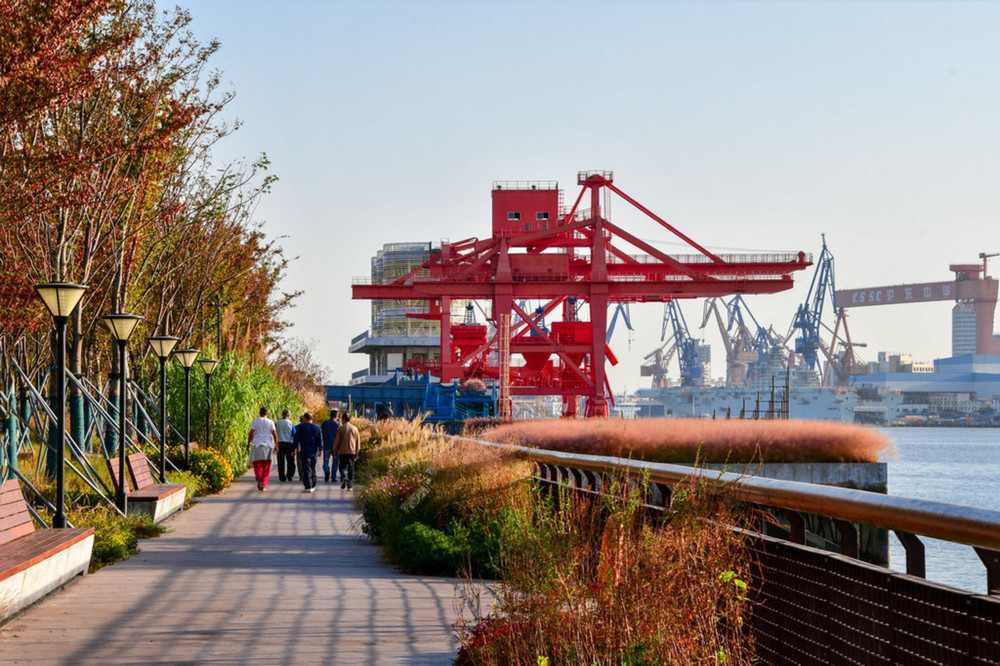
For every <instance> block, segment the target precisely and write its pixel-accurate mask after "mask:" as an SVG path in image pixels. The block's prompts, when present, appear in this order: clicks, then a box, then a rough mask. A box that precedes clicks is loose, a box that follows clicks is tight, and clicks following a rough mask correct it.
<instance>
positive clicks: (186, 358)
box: [174, 349, 201, 467]
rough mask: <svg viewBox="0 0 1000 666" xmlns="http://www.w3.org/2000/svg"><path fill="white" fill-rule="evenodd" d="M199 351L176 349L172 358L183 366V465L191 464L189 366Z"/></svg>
mask: <svg viewBox="0 0 1000 666" xmlns="http://www.w3.org/2000/svg"><path fill="white" fill-rule="evenodd" d="M200 353H201V351H200V350H198V349H178V350H177V351H175V352H174V358H176V359H177V360H178V361H180V364H181V366H182V367H183V368H184V466H185V467H189V466H190V465H191V452H190V451H189V450H188V449H189V447H190V444H191V366H192V365H194V361H195V359H196V358H198V354H200Z"/></svg>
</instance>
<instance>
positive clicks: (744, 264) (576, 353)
mask: <svg viewBox="0 0 1000 666" xmlns="http://www.w3.org/2000/svg"><path fill="white" fill-rule="evenodd" d="M578 183H579V184H580V185H581V190H580V194H579V196H578V197H577V198H576V201H575V202H574V204H573V207H572V209H571V210H570V211H569V213H568V214H566V215H565V216H562V217H561V218H560V219H559V220H558V221H557V223H556V224H555V225H553V226H552V227H551V228H541V229H531V230H529V231H526V232H525V233H514V232H512V231H511V227H509V225H508V226H502V227H501V226H498V222H497V206H496V201H497V199H496V195H497V194H498V193H501V194H503V195H509V194H511V193H510V192H506V191H504V192H501V188H500V187H499V186H498V187H496V189H495V191H494V195H495V197H494V235H493V237H492V238H489V239H485V240H479V239H476V238H470V239H467V240H463V241H459V242H457V243H450V244H443V245H442V247H441V250H440V251H439V252H434V253H433V254H432V256H431V257H430V258H429V259H428V260H427V261H426V262H425V263H424V264H423V265H422V266H420V267H419V268H417V269H415V270H413V271H411V272H410V273H409V274H407V275H405V276H403V277H401V278H399V279H396V280H394V281H392V282H389V283H386V284H367V283H355V284H354V285H353V296H354V298H357V299H401V300H426V301H428V302H429V308H428V311H429V313H431V314H430V315H429V316H434V317H435V318H437V317H439V318H440V321H441V367H440V373H441V379H442V381H451V380H454V379H465V378H467V376H466V375H467V374H468V373H469V372H472V371H471V370H470V369H471V368H475V373H477V374H478V375H479V376H493V377H495V376H497V374H498V371H497V370H496V369H494V368H491V367H490V366H489V364H488V363H487V362H486V360H487V357H488V355H489V354H490V353H491V352H493V351H496V349H497V348H498V344H497V342H498V341H497V340H496V336H494V337H493V338H492V339H490V340H485V336H484V338H483V339H484V342H483V343H482V344H480V345H477V346H476V348H475V349H473V350H466V351H465V352H464V353H462V354H461V356H460V357H457V355H456V353H455V350H454V348H453V344H452V334H451V317H450V312H451V301H452V299H456V298H459V299H482V300H486V299H488V300H490V301H492V313H491V318H492V320H493V322H494V324H495V328H496V329H497V330H499V329H500V327H499V326H496V324H497V323H498V322H499V321H500V317H501V315H505V314H506V315H515V316H517V317H520V319H521V321H522V325H521V326H520V328H519V329H518V328H515V329H514V332H513V333H512V340H511V344H510V347H509V348H510V350H511V353H521V354H522V355H536V358H537V357H538V355H541V358H543V359H544V358H548V357H550V356H552V355H555V356H556V357H557V358H558V359H559V360H560V361H561V369H560V370H559V371H558V375H559V376H558V377H557V378H556V379H555V380H553V379H552V377H551V375H550V377H549V379H547V380H544V381H543V380H539V379H538V377H535V376H532V375H531V374H530V373H527V372H522V373H521V374H519V375H518V376H517V377H516V378H515V379H514V380H513V382H514V384H515V385H514V386H512V388H511V393H513V394H520V395H564V396H572V397H573V399H572V404H573V405H575V396H585V397H586V398H587V415H588V416H594V415H598V416H599V415H605V414H607V395H608V393H607V390H606V386H607V379H606V376H605V360H606V359H607V358H608V353H609V350H608V349H607V348H606V345H605V342H604V341H605V333H606V327H607V308H608V304H609V303H615V302H647V301H667V300H670V299H674V298H697V297H709V296H723V295H727V294H735V293H742V294H771V293H776V292H780V291H785V290H786V289H790V288H791V287H792V274H793V273H794V272H795V271H799V270H802V269H804V268H806V267H808V266H809V265H811V263H812V260H811V257H808V256H807V255H806V254H805V253H803V252H798V253H789V254H743V255H716V254H713V253H711V252H709V251H708V250H706V249H705V248H704V247H702V246H701V245H698V244H697V243H695V242H694V241H693V240H691V239H690V238H688V237H687V236H685V235H684V234H682V233H681V232H680V231H678V230H677V229H675V228H674V227H673V226H671V225H670V224H668V223H667V222H665V221H664V220H662V219H661V218H659V217H657V216H656V215H655V214H653V213H652V212H650V211H649V210H648V209H646V208H644V207H643V206H642V205H640V204H639V203H638V202H636V201H635V200H634V199H632V198H631V197H629V196H628V195H627V194H625V193H624V192H622V191H621V190H620V189H618V188H617V187H615V186H614V185H613V175H612V174H611V173H609V172H583V173H581V174H580V176H579V179H578ZM603 188H607V189H608V191H610V192H613V193H614V194H616V195H618V196H619V197H621V198H622V199H623V200H625V201H626V202H628V203H630V204H631V205H633V206H635V207H636V208H637V209H638V210H639V211H641V212H642V213H643V214H645V215H646V216H648V217H649V218H651V219H653V220H655V221H656V222H657V223H658V224H660V225H661V226H662V227H663V228H665V229H666V230H667V231H669V232H670V233H671V234H673V235H674V236H675V237H677V238H679V239H681V240H682V241H684V242H685V243H687V244H688V245H690V246H691V248H692V250H693V253H692V254H690V255H684V256H677V255H673V256H671V255H668V254H666V253H664V252H662V251H661V250H658V249H657V248H655V247H653V246H652V245H650V244H649V243H647V242H646V241H643V240H642V239H640V238H638V237H636V236H634V235H633V234H631V233H629V232H627V231H626V230H624V229H622V228H620V227H618V226H617V225H614V224H612V223H611V222H609V221H608V220H606V219H604V218H603V217H602V216H601V196H600V195H601V190H602V189H603ZM531 189H532V192H522V193H520V194H521V195H522V197H523V196H528V197H530V196H532V195H534V194H538V195H541V196H546V195H551V190H549V191H539V192H537V193H536V192H534V190H535V188H534V187H532V188H531ZM587 190H590V193H591V207H590V210H589V212H588V213H587V214H586V216H584V217H578V215H579V213H578V209H579V206H580V203H581V202H582V201H583V198H584V195H585V194H586V192H587ZM510 219H518V220H519V219H520V212H518V213H517V217H516V218H510ZM525 226H526V227H527V226H530V225H525ZM616 241H617V242H618V243H625V244H627V245H628V246H630V248H631V250H632V251H631V252H628V251H626V250H625V249H623V247H620V246H619V245H618V244H616ZM570 297H575V298H577V299H582V300H584V301H586V302H587V303H588V304H589V309H590V317H591V321H590V322H589V331H587V332H586V333H583V332H581V331H582V329H581V328H580V327H579V326H573V327H570V328H571V329H572V330H573V331H574V332H573V334H572V335H571V336H568V337H567V335H566V334H560V335H556V334H554V333H553V334H549V333H548V332H547V331H545V330H542V329H540V328H539V327H538V326H536V325H534V324H533V323H532V322H531V321H530V317H527V316H526V313H524V312H522V311H520V308H517V307H516V305H515V303H514V301H515V300H521V299H550V302H549V303H548V304H547V306H546V310H545V311H546V313H548V312H550V311H552V310H553V309H555V308H556V307H557V306H558V305H560V304H563V305H564V307H566V305H565V303H566V300H567V299H568V298H570ZM515 320H516V319H515ZM578 323H585V322H578ZM525 324H526V326H525ZM584 328H586V327H584ZM529 329H530V333H528V330H529ZM526 334H527V335H529V336H530V338H526V337H525V335H526ZM612 358H613V357H612ZM568 400H569V399H568V398H567V401H568ZM574 409H575V407H573V406H570V405H569V404H568V402H567V411H568V412H570V413H572V412H573V410H574Z"/></svg>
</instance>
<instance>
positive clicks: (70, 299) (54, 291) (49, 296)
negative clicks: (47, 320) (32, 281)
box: [35, 282, 89, 317]
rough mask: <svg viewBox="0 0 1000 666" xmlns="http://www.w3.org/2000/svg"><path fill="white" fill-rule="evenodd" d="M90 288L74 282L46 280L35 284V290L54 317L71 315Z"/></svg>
mask: <svg viewBox="0 0 1000 666" xmlns="http://www.w3.org/2000/svg"><path fill="white" fill-rule="evenodd" d="M88 288H89V287H87V286H86V285H81V284H73V283H72V282H46V283H45V284H36V285H35V291H36V292H38V296H39V297H40V298H41V299H42V302H43V303H45V307H46V308H48V309H49V314H51V315H52V316H53V317H68V316H70V314H72V313H73V310H74V309H75V308H76V306H77V303H79V302H80V299H81V298H83V293H84V292H85V291H87V289H88Z"/></svg>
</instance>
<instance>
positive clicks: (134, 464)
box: [125, 453, 156, 490]
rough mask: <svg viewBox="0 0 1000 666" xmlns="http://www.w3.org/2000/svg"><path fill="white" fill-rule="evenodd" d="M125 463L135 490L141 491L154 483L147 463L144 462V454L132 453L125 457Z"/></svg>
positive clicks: (146, 461)
mask: <svg viewBox="0 0 1000 666" xmlns="http://www.w3.org/2000/svg"><path fill="white" fill-rule="evenodd" d="M125 463H126V464H127V465H128V471H129V474H130V475H131V476H132V485H134V486H135V489H136V490H143V489H145V488H146V487H147V486H152V485H154V484H155V483H156V480H155V479H154V478H153V473H152V472H151V471H150V469H149V461H148V460H146V456H145V455H144V454H142V453H133V454H132V455H130V456H126V457H125Z"/></svg>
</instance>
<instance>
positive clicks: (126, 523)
mask: <svg viewBox="0 0 1000 666" xmlns="http://www.w3.org/2000/svg"><path fill="white" fill-rule="evenodd" d="M68 518H69V520H70V522H71V523H72V524H73V525H74V526H75V527H93V528H94V551H93V554H92V555H91V558H90V571H91V572H94V571H97V570H98V569H100V568H101V567H103V566H107V565H108V564H113V563H115V562H118V561H120V560H124V559H127V558H128V557H129V556H130V555H132V553H134V552H136V550H138V549H139V539H147V538H150V537H155V536H159V535H160V534H163V532H165V531H166V529H165V528H163V527H162V526H160V525H158V524H156V523H155V522H153V519H152V518H151V517H149V516H147V515H145V514H133V515H130V516H122V515H120V514H119V513H118V512H116V511H113V510H111V509H109V508H107V507H104V506H95V507H89V508H87V509H78V510H75V511H72V512H70V513H69V516H68Z"/></svg>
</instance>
